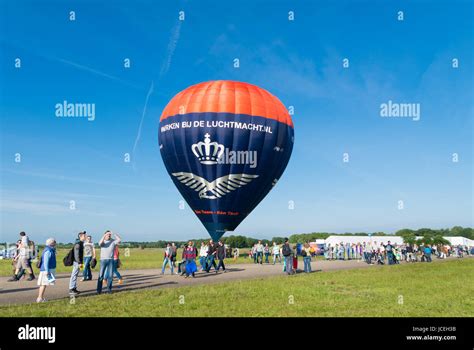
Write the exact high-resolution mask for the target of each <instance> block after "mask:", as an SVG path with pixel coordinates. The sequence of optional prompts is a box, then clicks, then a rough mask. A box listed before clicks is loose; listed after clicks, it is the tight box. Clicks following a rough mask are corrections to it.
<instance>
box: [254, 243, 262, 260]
mask: <svg viewBox="0 0 474 350" xmlns="http://www.w3.org/2000/svg"><path fill="white" fill-rule="evenodd" d="M255 251H256V252H257V263H258V264H260V265H262V264H263V244H262V241H258V243H257V245H256V246H255Z"/></svg>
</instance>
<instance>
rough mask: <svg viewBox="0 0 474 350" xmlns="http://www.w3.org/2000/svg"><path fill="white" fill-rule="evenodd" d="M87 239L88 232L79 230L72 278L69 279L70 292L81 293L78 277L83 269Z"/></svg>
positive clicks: (72, 293)
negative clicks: (78, 288) (78, 287)
mask: <svg viewBox="0 0 474 350" xmlns="http://www.w3.org/2000/svg"><path fill="white" fill-rule="evenodd" d="M85 240H86V232H79V233H78V234H77V239H76V242H75V243H74V247H73V248H72V251H73V256H74V260H73V264H72V272H71V278H70V280H69V294H70V295H77V294H80V293H81V292H79V291H78V290H77V277H78V276H79V271H81V269H82V264H83V260H84V241H85Z"/></svg>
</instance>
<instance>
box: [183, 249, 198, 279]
mask: <svg viewBox="0 0 474 350" xmlns="http://www.w3.org/2000/svg"><path fill="white" fill-rule="evenodd" d="M196 256H197V249H196V248H195V247H194V244H193V241H189V243H188V246H187V247H186V248H185V249H184V259H185V260H186V278H188V277H189V275H192V276H193V278H194V277H195V276H194V274H195V273H196V271H197V266H196V261H195V260H196Z"/></svg>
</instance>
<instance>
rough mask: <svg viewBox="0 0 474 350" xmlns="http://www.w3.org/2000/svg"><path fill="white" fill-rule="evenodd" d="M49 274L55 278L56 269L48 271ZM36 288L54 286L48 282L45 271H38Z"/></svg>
mask: <svg viewBox="0 0 474 350" xmlns="http://www.w3.org/2000/svg"><path fill="white" fill-rule="evenodd" d="M49 273H50V274H51V275H53V276H54V277H55V276H56V269H51V270H49ZM38 286H54V281H53V282H49V281H48V273H47V272H46V271H40V274H39V276H38Z"/></svg>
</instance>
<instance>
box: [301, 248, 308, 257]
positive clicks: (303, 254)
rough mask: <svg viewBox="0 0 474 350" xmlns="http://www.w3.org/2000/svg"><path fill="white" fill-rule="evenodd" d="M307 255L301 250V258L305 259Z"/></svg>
mask: <svg viewBox="0 0 474 350" xmlns="http://www.w3.org/2000/svg"><path fill="white" fill-rule="evenodd" d="M307 255H308V254H307V253H306V250H304V249H303V250H301V256H302V257H306V256H307Z"/></svg>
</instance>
